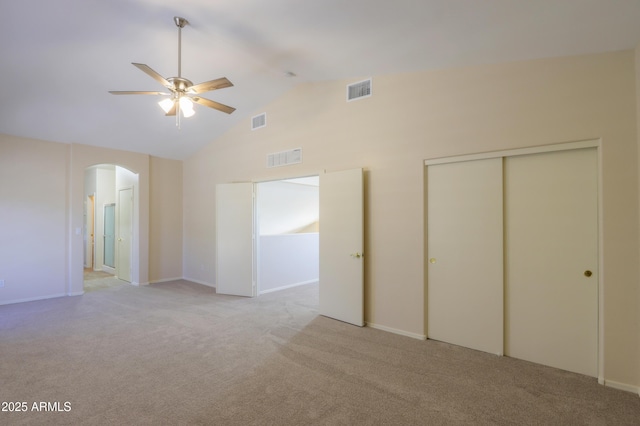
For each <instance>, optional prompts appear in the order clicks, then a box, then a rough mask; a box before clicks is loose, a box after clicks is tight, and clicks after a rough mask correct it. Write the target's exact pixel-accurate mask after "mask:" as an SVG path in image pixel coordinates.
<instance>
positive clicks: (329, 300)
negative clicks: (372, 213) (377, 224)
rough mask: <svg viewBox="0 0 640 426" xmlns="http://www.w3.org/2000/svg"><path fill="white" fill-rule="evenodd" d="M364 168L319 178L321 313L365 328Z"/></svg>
mask: <svg viewBox="0 0 640 426" xmlns="http://www.w3.org/2000/svg"><path fill="white" fill-rule="evenodd" d="M363 217H364V215H363V177H362V169H353V170H346V171H341V172H333V173H325V174H323V175H320V228H321V229H320V274H319V275H320V285H319V288H320V290H319V292H320V306H319V309H320V314H321V315H324V316H327V317H330V318H334V319H337V320H340V321H344V322H348V323H351V324H354V325H357V326H363V325H364V263H363V262H364V258H363V256H364V253H363V247H364V244H363V232H364V226H363Z"/></svg>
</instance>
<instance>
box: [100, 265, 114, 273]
mask: <svg viewBox="0 0 640 426" xmlns="http://www.w3.org/2000/svg"><path fill="white" fill-rule="evenodd" d="M102 272H106V273H107V274H111V275H115V274H116V268H112V267H110V266H107V265H102Z"/></svg>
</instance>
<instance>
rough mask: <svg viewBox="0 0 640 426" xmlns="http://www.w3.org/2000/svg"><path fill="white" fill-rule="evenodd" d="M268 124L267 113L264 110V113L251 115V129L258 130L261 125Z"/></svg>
mask: <svg viewBox="0 0 640 426" xmlns="http://www.w3.org/2000/svg"><path fill="white" fill-rule="evenodd" d="M266 126H267V113H266V112H263V113H262V114H259V115H256V116H254V117H251V130H256V129H259V128H261V127H266Z"/></svg>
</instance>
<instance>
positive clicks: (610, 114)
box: [184, 51, 640, 386]
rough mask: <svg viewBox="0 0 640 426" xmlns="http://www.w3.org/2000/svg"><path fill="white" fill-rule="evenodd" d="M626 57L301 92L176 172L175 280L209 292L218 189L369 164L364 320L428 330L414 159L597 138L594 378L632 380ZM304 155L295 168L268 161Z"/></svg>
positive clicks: (378, 79) (636, 380)
mask: <svg viewBox="0 0 640 426" xmlns="http://www.w3.org/2000/svg"><path fill="white" fill-rule="evenodd" d="M634 61H635V59H634V52H633V51H627V52H619V53H610V54H602V55H591V56H581V57H567V58H556V59H546V60H538V61H530V62H520V63H510V64H502V65H488V66H480V67H474V68H464V69H451V70H442V71H433V72H421V73H411V74H403V75H385V76H374V80H373V96H372V97H371V98H367V99H363V100H359V101H355V102H350V103H347V102H345V85H346V84H347V83H350V82H355V81H358V80H361V78H354V79H353V80H349V81H329V82H319V83H313V84H301V85H299V86H298V87H296V88H295V89H294V90H292V91H291V92H289V93H287V94H286V95H285V96H283V97H282V98H280V99H278V100H276V101H275V102H273V103H271V104H270V105H267V106H266V107H265V108H264V109H263V110H260V111H254V112H253V113H252V114H248V115H253V114H257V113H260V112H263V111H266V112H267V114H268V126H267V127H266V128H264V129H260V130H257V131H251V130H250V123H249V120H245V121H243V122H242V123H241V124H240V125H238V126H236V127H235V128H233V129H232V130H231V131H229V132H228V133H227V134H226V135H224V136H223V137H222V138H220V139H218V140H216V141H214V142H213V143H211V144H210V145H209V146H207V147H206V148H204V149H203V150H201V151H200V152H199V153H198V154H197V155H195V156H193V157H192V158H190V159H188V160H186V161H185V166H184V197H185V199H184V206H185V208H184V221H185V227H184V233H185V234H184V235H185V246H184V251H185V264H184V274H185V277H190V278H193V279H195V280H199V281H202V282H206V283H210V284H214V276H215V271H214V259H215V245H214V241H215V229H214V224H215V220H214V217H213V212H214V211H215V193H214V192H215V184H217V183H223V182H234V181H249V180H263V179H273V178H286V177H296V176H304V175H309V174H315V173H320V172H321V171H322V170H325V169H326V170H327V171H332V170H341V169H346V168H352V167H364V168H365V170H366V175H365V177H366V185H367V189H366V194H365V204H366V211H365V220H366V225H365V226H366V233H365V239H366V242H365V243H366V245H365V252H366V253H367V261H366V266H365V276H366V278H365V304H366V305H365V316H366V321H367V322H368V323H373V324H377V325H380V326H384V327H388V328H391V329H396V330H400V331H403V332H407V333H412V334H418V335H420V334H422V335H423V334H425V327H424V318H425V310H424V298H425V280H424V183H423V161H424V160H425V159H430V158H437V157H443V156H451V155H461V154H469V153H477V152H484V151H492V150H502V149H511V148H521V147H529V146H535V145H544V144H552V143H560V142H568V141H576V140H585V139H597V138H601V139H602V162H603V164H602V181H603V194H602V197H603V228H604V229H603V241H602V246H603V248H604V252H603V261H604V262H603V263H604V264H603V269H602V270H603V274H604V282H603V283H602V285H603V286H604V312H603V317H604V328H605V330H604V336H605V341H604V355H605V359H604V378H605V379H606V380H607V381H609V382H611V383H614V384H615V383H619V384H622V385H629V386H638V385H640V368H639V367H640V366H639V365H638V359H639V358H640V350H639V348H640V346H639V342H638V340H639V336H640V329H639V327H638V293H639V290H638V287H639V284H638V277H639V272H640V271H639V270H638V266H637V265H638V257H639V251H638V242H639V241H638V226H639V224H640V223H639V220H638V218H639V215H638V208H639V200H638V198H639V191H638V174H637V170H638V153H637V145H638V142H637V137H636V126H637V119H636V111H635V103H636V95H635V78H636V75H635V70H634ZM297 147H302V148H303V158H304V162H303V163H302V164H300V165H294V166H288V167H282V168H276V169H266V168H265V164H266V155H267V154H268V153H271V152H276V151H281V150H285V149H290V148H297Z"/></svg>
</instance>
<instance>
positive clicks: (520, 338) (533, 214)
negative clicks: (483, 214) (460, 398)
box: [505, 148, 598, 376]
mask: <svg viewBox="0 0 640 426" xmlns="http://www.w3.org/2000/svg"><path fill="white" fill-rule="evenodd" d="M597 188H598V183H597V152H596V149H595V148H589V149H579V150H570V151H561V152H554V153H543V154H534V155H523V156H518V157H510V158H507V159H506V160H505V252H506V260H505V264H506V265H505V266H506V267H505V298H506V304H505V308H506V313H505V315H506V330H505V353H506V354H507V355H509V356H513V357H515V358H520V359H525V360H529V361H533V362H536V363H540V364H545V365H549V366H552V367H556V368H561V369H564V370H569V371H573V372H577V373H581V374H587V375H590V376H597V353H598V341H597V330H598V217H597V213H598V207H597V205H598V204H597V203H598V195H597V194H598V192H597Z"/></svg>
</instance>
